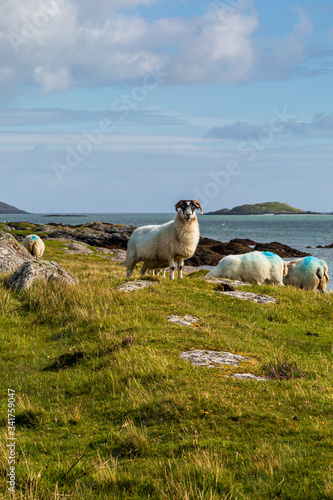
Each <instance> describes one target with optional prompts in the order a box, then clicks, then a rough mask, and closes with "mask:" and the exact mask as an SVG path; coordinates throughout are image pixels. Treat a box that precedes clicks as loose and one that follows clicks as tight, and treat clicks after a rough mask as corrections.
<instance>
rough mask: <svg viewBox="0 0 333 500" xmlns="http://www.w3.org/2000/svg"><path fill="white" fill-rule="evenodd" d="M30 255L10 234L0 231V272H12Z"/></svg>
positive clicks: (29, 258)
mask: <svg viewBox="0 0 333 500" xmlns="http://www.w3.org/2000/svg"><path fill="white" fill-rule="evenodd" d="M31 259H32V256H31V255H30V253H29V252H28V250H26V249H25V248H24V246H22V245H20V243H18V242H17V241H16V239H15V238H14V236H12V235H11V234H8V233H4V232H3V231H0V273H3V274H8V273H13V272H14V271H16V269H18V268H19V267H20V266H21V265H22V264H23V263H24V262H27V261H30V260H31Z"/></svg>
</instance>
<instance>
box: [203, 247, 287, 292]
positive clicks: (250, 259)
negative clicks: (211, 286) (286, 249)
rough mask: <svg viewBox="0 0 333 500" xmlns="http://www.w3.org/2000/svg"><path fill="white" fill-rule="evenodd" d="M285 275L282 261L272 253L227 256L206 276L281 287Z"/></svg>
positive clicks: (284, 264)
mask: <svg viewBox="0 0 333 500" xmlns="http://www.w3.org/2000/svg"><path fill="white" fill-rule="evenodd" d="M286 274H287V265H286V263H285V262H284V260H282V259H281V257H279V256H278V255H276V254H275V253H272V252H258V251H255V252H249V253H245V254H240V255H228V256H226V257H223V259H221V260H220V262H219V263H218V265H217V266H216V267H215V268H214V269H212V270H211V272H210V273H208V274H207V275H206V276H207V277H209V276H211V277H215V278H227V279H230V280H239V281H246V282H248V283H255V284H256V285H280V286H283V277H284V276H285V275H286Z"/></svg>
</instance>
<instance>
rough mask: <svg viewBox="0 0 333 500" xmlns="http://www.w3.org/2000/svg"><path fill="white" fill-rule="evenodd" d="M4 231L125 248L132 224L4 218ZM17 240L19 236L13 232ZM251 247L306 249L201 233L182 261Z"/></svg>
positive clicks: (210, 259)
mask: <svg viewBox="0 0 333 500" xmlns="http://www.w3.org/2000/svg"><path fill="white" fill-rule="evenodd" d="M4 229H5V230H7V231H12V230H23V229H24V230H29V231H31V233H36V234H39V235H40V236H41V238H42V239H44V240H48V239H59V240H69V241H74V242H82V243H86V244H87V245H90V246H94V247H102V248H115V249H122V250H126V249H127V242H128V240H129V237H130V236H131V234H132V232H133V231H134V230H135V229H136V227H135V226H126V225H123V224H109V223H102V222H87V223H86V224H80V225H77V226H69V225H64V224H57V223H54V222H52V223H49V224H46V225H40V224H32V223H30V222H25V223H23V222H7V224H6V228H4ZM14 236H15V237H16V239H17V240H18V241H22V240H23V236H20V235H16V234H14ZM253 250H259V251H270V252H274V253H276V254H277V255H279V256H280V257H282V258H293V257H305V256H307V255H309V254H308V253H304V252H301V251H299V250H296V249H294V248H291V247H289V246H288V245H284V244H282V243H279V242H277V241H273V242H271V243H258V242H256V241H253V240H250V239H238V238H236V239H233V240H230V241H229V242H227V243H222V242H221V241H217V240H214V239H211V238H204V237H201V238H200V241H199V245H198V247H197V250H196V252H195V254H194V255H193V257H192V258H191V259H188V260H187V261H186V265H189V266H202V265H208V266H216V265H217V264H218V262H219V261H220V260H221V258H222V257H224V256H225V255H238V254H241V253H248V252H252V251H253Z"/></svg>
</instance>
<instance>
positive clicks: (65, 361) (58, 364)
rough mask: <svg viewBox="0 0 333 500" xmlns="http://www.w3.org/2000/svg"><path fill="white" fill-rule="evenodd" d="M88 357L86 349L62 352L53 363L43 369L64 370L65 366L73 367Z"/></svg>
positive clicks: (51, 370)
mask: <svg viewBox="0 0 333 500" xmlns="http://www.w3.org/2000/svg"><path fill="white" fill-rule="evenodd" d="M85 357H86V353H85V352H84V351H76V352H72V353H69V352H67V353H66V354H62V355H61V356H59V358H58V359H56V360H55V361H54V362H53V363H52V364H51V365H49V366H46V367H45V368H43V369H42V371H43V372H58V371H60V370H64V369H65V368H71V367H73V366H76V365H77V364H79V363H80V362H81V361H82V360H83V359H84V358H85Z"/></svg>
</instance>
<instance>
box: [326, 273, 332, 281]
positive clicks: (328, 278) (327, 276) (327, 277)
mask: <svg viewBox="0 0 333 500" xmlns="http://www.w3.org/2000/svg"><path fill="white" fill-rule="evenodd" d="M325 276H326V279H327V281H328V282H329V283H331V280H330V277H329V275H328V272H327V271H325Z"/></svg>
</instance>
